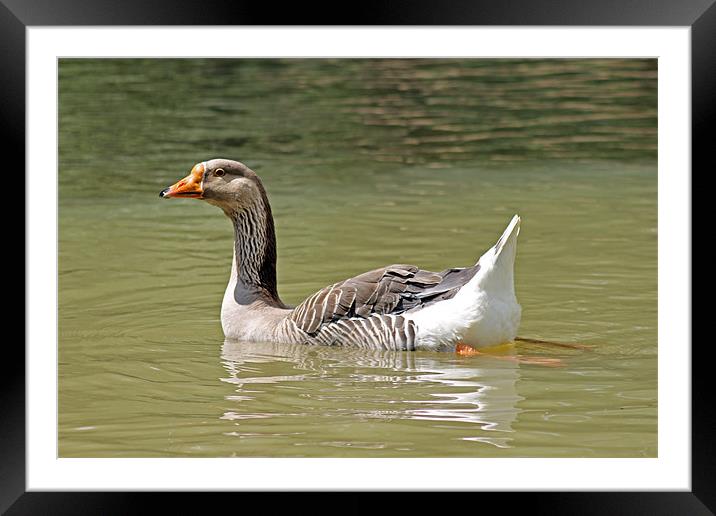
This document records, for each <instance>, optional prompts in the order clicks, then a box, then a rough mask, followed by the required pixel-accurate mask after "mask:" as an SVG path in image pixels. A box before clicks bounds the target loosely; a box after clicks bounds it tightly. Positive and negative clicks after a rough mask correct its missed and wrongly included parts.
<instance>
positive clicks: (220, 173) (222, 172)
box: [214, 168, 226, 177]
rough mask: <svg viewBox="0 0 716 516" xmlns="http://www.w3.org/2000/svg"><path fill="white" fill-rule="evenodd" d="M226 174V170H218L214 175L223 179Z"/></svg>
mask: <svg viewBox="0 0 716 516" xmlns="http://www.w3.org/2000/svg"><path fill="white" fill-rule="evenodd" d="M224 174H226V172H224V169H223V168H217V169H216V170H215V171H214V175H216V176H218V177H221V176H223V175H224Z"/></svg>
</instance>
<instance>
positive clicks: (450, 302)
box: [159, 159, 521, 355]
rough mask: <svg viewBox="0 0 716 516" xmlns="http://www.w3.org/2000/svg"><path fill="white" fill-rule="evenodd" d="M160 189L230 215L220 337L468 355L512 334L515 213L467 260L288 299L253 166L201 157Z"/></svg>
mask: <svg viewBox="0 0 716 516" xmlns="http://www.w3.org/2000/svg"><path fill="white" fill-rule="evenodd" d="M159 196H160V197H162V198H164V199H170V198H193V199H201V200H204V201H206V202H208V203H209V204H212V205H214V206H217V207H218V208H220V209H221V210H222V211H223V212H224V214H225V215H226V216H227V217H228V218H229V219H230V220H231V222H232V224H233V228H234V256H233V260H232V264H231V274H230V277H229V284H228V286H227V288H226V292H225V294H224V298H223V302H222V305H221V326H222V329H223V332H224V335H225V337H226V338H228V339H235V340H238V341H254V342H256V341H258V342H272V343H279V344H280V343H284V344H313V345H326V346H351V347H357V348H367V349H377V350H403V351H416V350H427V351H453V352H457V353H459V354H463V355H471V354H477V353H479V351H478V349H479V348H484V347H488V346H496V345H500V344H504V343H509V342H512V341H513V340H514V339H515V338H516V336H517V329H518V327H519V324H520V317H521V307H520V305H519V303H518V302H517V298H516V296H515V288H514V273H513V271H514V263H515V254H516V250H517V235H518V234H519V232H520V217H519V216H518V215H515V216H513V217H512V219H511V221H510V222H509V224H508V225H507V228H506V229H505V230H504V232H503V233H502V236H500V238H499V239H498V240H497V243H496V244H495V245H493V246H492V247H491V248H490V249H488V250H487V251H486V252H485V253H484V254H483V255H482V256H481V257H480V259H479V260H478V261H477V262H476V263H475V264H474V265H472V266H469V267H451V268H447V269H445V270H443V271H442V272H431V271H427V270H423V269H420V268H418V267H416V266H414V265H406V264H393V265H388V266H386V267H381V268H379V269H375V270H372V271H368V272H365V273H363V274H359V275H358V276H355V277H352V278H348V279H346V280H344V281H340V282H338V283H334V284H332V285H329V286H327V287H325V288H323V289H321V290H319V291H317V292H316V293H315V294H313V295H312V296H310V297H308V298H307V299H306V300H304V301H303V302H302V303H300V304H299V305H297V306H295V307H290V306H288V305H286V304H284V303H283V301H281V299H280V297H279V295H278V290H277V285H276V233H275V229H274V228H275V226H274V220H273V216H272V214H271V206H270V204H269V200H268V196H267V194H266V190H265V189H264V186H263V183H262V182H261V179H259V176H258V175H257V174H256V173H255V172H254V171H253V170H251V169H250V168H249V167H247V166H246V165H244V164H243V163H240V162H238V161H233V160H229V159H211V160H209V161H203V162H200V163H197V164H196V165H194V166H193V167H192V169H191V171H190V172H189V175H188V176H186V177H185V178H184V179H181V180H180V181H178V182H176V183H175V184H173V185H172V186H170V187H168V188H165V189H164V190H162V191H161V192H160V193H159Z"/></svg>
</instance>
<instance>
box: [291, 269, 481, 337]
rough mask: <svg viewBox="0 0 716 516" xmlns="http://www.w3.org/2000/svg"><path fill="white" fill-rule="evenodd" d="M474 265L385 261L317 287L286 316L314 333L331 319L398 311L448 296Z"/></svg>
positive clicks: (453, 292)
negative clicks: (426, 266)
mask: <svg viewBox="0 0 716 516" xmlns="http://www.w3.org/2000/svg"><path fill="white" fill-rule="evenodd" d="M478 269H479V265H474V266H472V267H466V268H452V269H446V270H444V271H442V272H431V271H426V270H422V269H419V268H418V267H416V266H414V265H404V264H395V265H389V266H387V267H382V268H380V269H375V270H372V271H369V272H365V273H363V274H360V275H358V276H355V277H353V278H349V279H347V280H344V281H341V282H339V283H334V284H333V285H329V286H328V287H326V288H324V289H321V290H319V291H318V292H316V293H315V294H313V295H312V296H310V297H309V298H308V299H306V300H305V301H304V302H303V303H301V304H300V305H298V306H297V307H296V308H294V310H293V312H292V313H291V314H290V315H289V318H290V319H291V320H293V322H294V323H296V325H297V326H298V327H299V328H300V329H301V330H303V331H304V332H306V333H309V334H316V333H318V332H319V331H320V330H321V329H322V328H323V327H325V325H330V324H332V323H334V324H336V323H340V322H341V321H343V322H344V323H346V322H347V320H353V319H356V318H358V319H360V318H362V319H368V318H371V317H372V316H375V315H399V314H402V313H404V312H407V311H409V310H414V309H418V308H420V307H423V306H426V305H428V304H431V303H434V302H437V301H441V300H443V299H450V298H451V297H453V296H454V295H455V294H456V293H457V291H458V290H460V287H462V286H463V285H464V284H465V283H467V282H468V281H469V280H470V278H472V277H473V276H474V275H475V273H476V272H477V270H478ZM401 319H403V318H402V317H401ZM376 331H379V330H378V329H377V330H376Z"/></svg>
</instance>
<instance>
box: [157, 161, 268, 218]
mask: <svg viewBox="0 0 716 516" xmlns="http://www.w3.org/2000/svg"><path fill="white" fill-rule="evenodd" d="M159 197H162V198H164V199H169V198H174V197H188V198H193V199H201V200H204V201H206V202H208V203H209V204H213V205H214V206H218V207H219V208H221V209H222V210H223V211H224V212H225V213H226V214H227V215H230V214H235V213H238V212H241V211H244V210H247V209H251V208H256V207H257V206H260V205H261V203H262V201H263V200H264V199H265V197H266V193H265V191H264V188H263V185H262V184H261V181H260V180H259V177H258V176H257V175H256V173H255V172H254V171H253V170H251V169H250V168H249V167H247V166H246V165H244V164H243V163H239V162H238V161H233V160H229V159H212V160H209V161H202V162H201V163H197V164H196V165H194V167H192V169H191V172H189V175H188V176H186V177H185V178H184V179H181V180H179V181H177V182H176V183H174V184H173V185H172V186H170V187H169V188H165V189H164V190H162V191H161V192H159Z"/></svg>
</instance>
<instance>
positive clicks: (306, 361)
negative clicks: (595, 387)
mask: <svg viewBox="0 0 716 516" xmlns="http://www.w3.org/2000/svg"><path fill="white" fill-rule="evenodd" d="M222 359H223V365H224V367H225V368H226V370H227V372H228V377H227V378H222V381H224V382H227V383H230V384H232V385H233V386H234V387H235V392H234V393H232V394H231V395H228V396H226V399H227V400H228V401H232V402H233V403H234V406H232V409H233V410H231V411H227V412H225V413H224V414H223V416H222V418H223V419H235V420H247V419H256V418H272V417H281V416H287V415H290V416H297V415H299V416H300V415H306V416H308V417H310V416H311V414H312V413H319V412H321V410H323V411H325V410H327V409H328V410H332V411H333V414H334V415H336V416H341V415H347V414H350V415H351V416H353V417H358V418H359V419H361V420H364V421H365V420H369V419H372V420H385V419H389V420H391V421H395V420H428V421H434V422H436V423H435V424H434V425H432V426H433V427H434V428H436V429H437V430H440V428H441V427H442V428H453V429H454V427H456V426H457V427H458V428H460V437H459V438H460V439H463V440H466V441H477V442H483V443H486V444H490V445H493V446H497V447H501V448H506V447H510V441H511V440H512V439H511V436H510V435H509V434H510V433H511V432H513V428H512V426H513V424H514V423H515V421H516V420H517V416H518V414H519V412H520V409H519V408H517V404H518V402H519V401H521V400H523V399H524V398H522V397H521V396H519V394H518V393H517V389H516V384H517V381H518V379H519V378H520V369H519V365H518V363H516V362H514V361H508V360H500V359H499V357H491V356H489V355H482V356H480V357H471V358H462V357H453V356H450V357H449V358H448V357H446V355H445V354H440V353H427V352H426V353H415V352H405V351H377V350H362V349H356V348H343V347H325V346H305V345H286V344H272V343H265V342H260V343H258V342H256V343H255V342H245V341H241V342H239V341H233V340H228V339H227V340H226V341H225V342H224V345H223V348H222ZM307 382H309V383H307ZM316 382H321V383H322V384H323V385H322V386H321V388H320V389H319V392H318V393H316V385H315V384H316ZM361 384H364V386H363V385H361ZM287 391H289V392H290V396H288V397H287V396H286V394H287ZM277 393H279V394H282V395H281V396H280V397H281V400H280V401H279V402H278V403H280V405H279V406H278V409H277V410H276V407H273V409H270V408H269V407H270V406H271V404H272V403H273V402H274V401H275V397H276V395H277ZM386 405H388V406H389V407H390V410H386ZM257 407H261V409H260V410H261V411H260V412H259V411H257V410H255V409H256V408H257ZM465 423H467V425H465ZM473 425H474V426H473ZM470 429H472V430H470ZM274 430H275V428H274ZM493 432H494V433H496V435H491V434H492V433H493ZM497 434H501V435H497ZM274 435H275V434H274Z"/></svg>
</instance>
